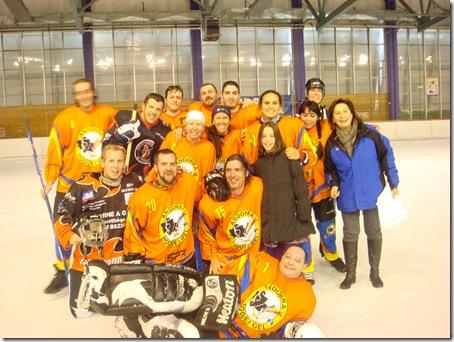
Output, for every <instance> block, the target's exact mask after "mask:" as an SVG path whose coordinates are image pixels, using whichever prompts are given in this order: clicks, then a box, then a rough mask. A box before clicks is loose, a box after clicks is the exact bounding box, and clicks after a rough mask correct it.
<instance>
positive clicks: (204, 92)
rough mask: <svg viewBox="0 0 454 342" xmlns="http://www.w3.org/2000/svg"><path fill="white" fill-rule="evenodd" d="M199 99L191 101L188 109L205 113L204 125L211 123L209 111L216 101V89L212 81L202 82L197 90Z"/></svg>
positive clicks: (210, 111)
mask: <svg viewBox="0 0 454 342" xmlns="http://www.w3.org/2000/svg"><path fill="white" fill-rule="evenodd" d="M199 96H200V101H196V102H192V103H191V104H190V105H189V107H188V109H189V110H198V111H200V112H202V113H203V115H205V126H207V127H209V126H211V125H212V122H211V113H212V111H213V109H214V106H216V104H217V102H218V90H217V89H216V86H215V85H214V84H213V83H204V84H202V85H201V86H200V90H199Z"/></svg>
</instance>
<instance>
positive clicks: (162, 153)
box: [123, 149, 200, 269]
mask: <svg viewBox="0 0 454 342" xmlns="http://www.w3.org/2000/svg"><path fill="white" fill-rule="evenodd" d="M155 167H156V177H155V178H154V179H153V180H151V179H150V180H149V181H148V182H147V183H145V184H144V185H142V186H141V187H140V188H139V189H138V190H137V191H136V192H135V193H134V195H133V196H132V197H131V200H130V202H129V207H128V217H127V221H126V228H125V233H124V239H123V242H124V250H125V255H126V254H139V255H141V256H143V257H145V260H146V262H148V263H152V264H162V263H169V264H173V265H184V266H189V267H192V268H194V269H196V261H195V257H194V234H193V231H192V218H193V210H194V205H195V203H196V202H197V201H198V200H199V198H200V190H199V187H198V184H197V182H196V180H195V179H194V177H193V176H192V175H189V174H187V173H185V172H181V173H177V168H178V164H177V158H176V155H175V153H174V152H173V151H172V150H169V149H162V150H159V151H158V152H157V153H156V154H155Z"/></svg>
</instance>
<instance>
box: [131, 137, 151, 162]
mask: <svg viewBox="0 0 454 342" xmlns="http://www.w3.org/2000/svg"><path fill="white" fill-rule="evenodd" d="M153 146H154V141H153V140H150V139H145V140H142V141H141V142H140V143H138V144H137V146H136V148H135V150H134V157H135V158H136V160H137V161H138V162H139V163H140V164H145V165H149V164H151V158H152V151H153Z"/></svg>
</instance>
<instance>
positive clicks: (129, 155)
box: [125, 102, 137, 172]
mask: <svg viewBox="0 0 454 342" xmlns="http://www.w3.org/2000/svg"><path fill="white" fill-rule="evenodd" d="M136 117H137V102H134V105H133V109H132V114H131V120H135V119H136ZM131 149H132V139H131V140H130V141H129V143H128V147H127V149H126V165H125V171H126V172H127V171H128V169H129V158H130V157H131Z"/></svg>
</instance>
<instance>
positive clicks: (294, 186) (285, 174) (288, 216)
mask: <svg viewBox="0 0 454 342" xmlns="http://www.w3.org/2000/svg"><path fill="white" fill-rule="evenodd" d="M258 138H259V142H260V143H259V159H258V160H257V161H256V163H255V172H256V174H257V176H259V177H261V178H262V180H263V185H264V191H263V199H262V246H263V247H264V248H265V249H266V250H267V251H268V253H269V254H271V255H273V256H274V257H276V258H278V259H280V257H281V256H282V254H283V253H284V252H285V250H286V249H287V248H288V247H290V246H292V245H299V246H300V247H302V248H303V249H304V250H305V252H306V255H307V259H308V260H306V265H307V267H306V269H305V272H304V275H305V277H306V279H307V280H309V281H311V280H312V281H311V282H312V283H313V277H312V271H313V261H312V253H311V249H310V240H309V234H313V233H315V230H314V225H313V224H312V217H311V203H310V200H309V192H308V189H307V183H306V179H305V178H304V173H303V168H302V166H301V164H300V161H299V160H289V159H288V158H287V157H286V155H285V146H284V143H283V141H282V136H281V134H280V132H279V128H278V126H277V125H276V124H275V123H273V122H267V123H263V124H262V126H261V127H260V130H259V135H258Z"/></svg>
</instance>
